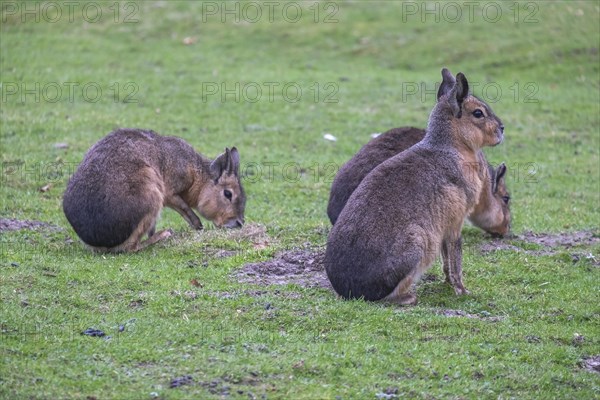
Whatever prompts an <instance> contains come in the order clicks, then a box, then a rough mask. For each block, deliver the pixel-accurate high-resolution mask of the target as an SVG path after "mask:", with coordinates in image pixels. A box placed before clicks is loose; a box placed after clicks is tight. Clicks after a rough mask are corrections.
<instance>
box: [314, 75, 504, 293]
mask: <svg viewBox="0 0 600 400" xmlns="http://www.w3.org/2000/svg"><path fill="white" fill-rule="evenodd" d="M442 78H443V81H442V84H441V85H440V88H439V91H438V96H437V97H438V102H437V104H436V105H435V107H434V108H433V110H432V112H431V114H430V116H429V121H428V126H427V133H426V135H425V137H424V138H423V140H422V141H421V142H419V143H418V144H416V145H415V146H413V147H411V148H410V149H408V150H406V151H404V152H402V153H400V154H398V155H396V156H394V157H392V158H390V159H388V160H386V161H384V162H383V163H382V164H380V165H379V166H377V167H376V168H375V169H374V170H373V171H372V172H371V173H369V175H367V177H366V178H365V179H364V180H363V181H362V182H361V183H360V185H359V186H358V188H357V189H356V190H355V191H354V192H353V193H352V195H351V196H350V199H349V200H348V202H347V204H346V206H345V207H344V209H343V210H342V212H341V214H340V215H339V218H338V219H337V221H336V223H335V225H334V226H333V228H332V230H331V232H330V234H329V238H328V241H327V249H326V252H325V268H326V271H327V276H328V277H329V280H330V281H331V284H332V286H333V288H334V289H335V290H336V292H337V293H339V294H340V295H341V296H342V297H344V298H347V299H349V298H357V299H358V298H364V299H365V300H371V301H376V300H384V301H389V302H394V303H398V304H415V303H416V300H417V298H416V295H415V294H414V293H412V292H411V287H412V284H413V282H416V281H417V280H418V279H419V277H420V276H421V274H422V273H423V272H424V271H425V270H426V269H427V268H429V267H430V266H431V264H432V263H433V261H435V259H436V257H437V256H438V254H440V252H441V254H442V257H443V267H444V273H445V275H446V280H447V281H448V282H449V283H450V284H451V285H452V286H453V288H454V291H455V293H456V294H458V295H461V294H466V293H468V291H467V289H465V287H464V285H463V282H462V240H461V228H462V225H463V222H464V219H465V217H466V216H467V215H468V214H469V213H471V212H472V211H473V208H474V207H475V205H476V204H477V200H478V198H479V197H480V194H481V190H482V188H483V186H484V179H485V176H486V174H485V173H484V171H483V168H482V167H480V166H481V163H480V162H479V161H480V160H479V159H478V152H479V149H480V148H482V147H483V146H495V145H497V144H499V143H501V142H502V140H503V138H504V126H503V125H502V122H501V121H500V119H499V118H498V117H496V115H494V113H493V112H492V110H491V108H490V107H489V106H488V105H487V104H486V103H485V102H483V101H482V100H480V99H478V98H477V97H475V96H473V95H471V94H469V85H468V82H467V79H466V78H465V76H464V75H463V74H462V73H459V74H458V75H457V76H456V78H454V76H452V74H451V73H450V72H449V71H448V70H447V69H445V68H444V69H443V70H442Z"/></svg>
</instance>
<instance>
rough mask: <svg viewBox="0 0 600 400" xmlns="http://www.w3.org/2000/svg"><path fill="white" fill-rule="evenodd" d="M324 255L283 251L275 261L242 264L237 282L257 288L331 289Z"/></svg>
mask: <svg viewBox="0 0 600 400" xmlns="http://www.w3.org/2000/svg"><path fill="white" fill-rule="evenodd" d="M324 257H325V254H324V252H323V251H322V250H321V251H315V250H292V251H283V252H279V253H277V254H276V255H275V258H273V259H272V260H269V261H264V262H260V263H252V264H246V265H244V267H243V268H242V269H241V270H240V271H238V272H237V273H236V277H237V278H238V280H239V281H240V282H245V283H257V284H259V285H287V284H289V283H292V284H297V285H300V286H304V287H322V288H328V289H332V288H331V284H330V283H329V279H327V274H326V273H325V264H324V262H323V259H324Z"/></svg>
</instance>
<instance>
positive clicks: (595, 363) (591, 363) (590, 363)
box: [581, 355, 600, 374]
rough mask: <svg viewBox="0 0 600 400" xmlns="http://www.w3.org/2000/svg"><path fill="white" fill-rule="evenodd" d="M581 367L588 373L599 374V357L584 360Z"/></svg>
mask: <svg viewBox="0 0 600 400" xmlns="http://www.w3.org/2000/svg"><path fill="white" fill-rule="evenodd" d="M581 365H582V367H583V368H585V369H587V370H588V371H590V372H595V373H597V374H600V355H597V356H591V357H586V358H584V359H583V361H582V362H581Z"/></svg>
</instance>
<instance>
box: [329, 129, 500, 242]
mask: <svg viewBox="0 0 600 400" xmlns="http://www.w3.org/2000/svg"><path fill="white" fill-rule="evenodd" d="M424 136H425V129H419V128H413V127H402V128H394V129H390V130H389V131H387V132H385V133H383V134H381V135H379V136H377V137H376V138H374V139H372V140H371V141H369V143H367V144H365V145H364V146H363V147H362V148H361V149H360V150H359V151H358V153H356V154H355V155H354V157H352V158H351V159H350V160H349V161H348V162H347V163H346V164H344V165H343V166H342V167H341V168H340V170H339V171H338V173H337V175H336V176H335V179H334V180H333V183H332V185H331V191H330V195H329V204H328V205H327V216H328V217H329V220H330V221H331V224H332V225H333V224H335V221H336V220H337V218H338V216H339V215H340V213H341V212H342V209H343V208H344V206H345V205H346V202H347V201H348V199H349V198H350V195H351V194H352V192H354V190H355V189H356V188H357V187H358V185H359V184H360V182H362V180H363V179H364V178H365V176H367V175H368V174H369V172H371V171H372V170H373V169H374V168H375V167H377V166H378V165H379V164H381V163H382V162H384V161H385V160H387V159H388V158H391V157H393V156H395V155H397V154H399V153H401V152H403V151H404V150H406V149H408V148H409V147H411V146H413V145H415V144H417V143H418V142H420V141H421V140H422V139H423V137H424ZM478 157H479V159H480V160H481V162H482V163H483V165H485V166H487V168H486V169H484V170H483V173H484V174H486V175H487V178H486V179H484V180H483V188H482V190H481V195H480V197H479V200H478V201H477V205H476V206H475V208H474V209H473V211H472V212H471V214H469V216H468V219H469V221H471V223H472V224H473V225H475V226H476V227H478V228H480V229H483V230H484V231H486V232H488V233H489V234H491V235H493V236H500V237H501V236H504V235H506V234H508V232H509V231H510V222H511V215H510V205H509V202H510V195H509V193H508V189H507V188H506V183H505V176H506V166H505V165H504V163H502V164H500V165H499V166H498V168H494V167H493V166H492V165H491V164H489V163H488V162H487V160H486V159H485V155H484V154H483V151H479V152H478Z"/></svg>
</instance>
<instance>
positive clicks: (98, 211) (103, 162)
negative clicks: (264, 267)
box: [63, 129, 246, 252]
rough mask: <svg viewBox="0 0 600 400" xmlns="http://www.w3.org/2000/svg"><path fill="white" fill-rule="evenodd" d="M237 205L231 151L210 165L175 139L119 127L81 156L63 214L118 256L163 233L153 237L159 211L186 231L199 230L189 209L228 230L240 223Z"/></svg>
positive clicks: (238, 188) (98, 247)
mask: <svg viewBox="0 0 600 400" xmlns="http://www.w3.org/2000/svg"><path fill="white" fill-rule="evenodd" d="M229 197H230V198H229ZM245 203H246V196H245V194H244V189H243V187H242V185H241V182H240V180H239V154H238V152H237V149H236V148H235V147H234V148H232V149H231V150H229V149H225V153H223V154H221V155H220V156H219V157H217V158H216V159H215V160H210V159H208V158H205V157H204V156H202V155H200V154H198V153H197V152H196V151H195V150H194V149H193V148H192V147H191V146H190V145H189V144H188V143H186V142H185V141H184V140H182V139H180V138H176V137H170V136H161V135H158V134H157V133H155V132H152V131H144V130H139V129H119V130H116V131H114V132H112V133H111V134H109V135H107V136H106V137H105V138H103V139H102V140H100V141H99V142H98V143H96V144H95V145H94V146H92V147H91V148H90V150H89V151H88V152H87V154H86V155H85V157H84V159H83V161H82V163H81V164H80V166H79V168H78V169H77V171H76V172H75V174H73V176H72V177H71V179H70V181H69V184H68V186H67V190H66V191H65V194H64V197H63V210H64V212H65V215H66V217H67V219H68V220H69V222H70V223H71V225H72V226H73V229H74V230H75V232H76V233H77V235H79V237H80V238H81V239H82V240H83V242H84V243H86V244H87V245H88V246H89V247H91V248H92V249H93V250H95V251H99V252H124V251H138V250H141V249H143V248H145V247H147V246H149V245H151V244H154V243H156V242H158V241H159V240H162V239H165V238H167V237H169V236H170V235H171V231H170V230H165V231H161V232H158V233H155V226H156V221H157V219H158V216H159V214H160V211H161V210H162V208H163V207H170V208H172V209H174V210H175V211H177V212H178V213H179V214H181V216H182V217H183V218H184V219H185V220H186V221H187V222H188V223H189V224H190V225H191V226H192V227H193V228H194V229H202V222H200V219H199V218H198V216H197V215H196V214H195V213H194V211H193V210H194V209H196V210H198V211H199V212H200V214H201V215H202V216H203V217H205V218H207V219H208V220H211V221H213V222H214V224H215V225H217V226H225V227H228V228H234V227H240V226H242V224H243V222H244V208H245ZM144 235H148V239H147V240H145V241H143V242H142V238H143V237H144Z"/></svg>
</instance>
